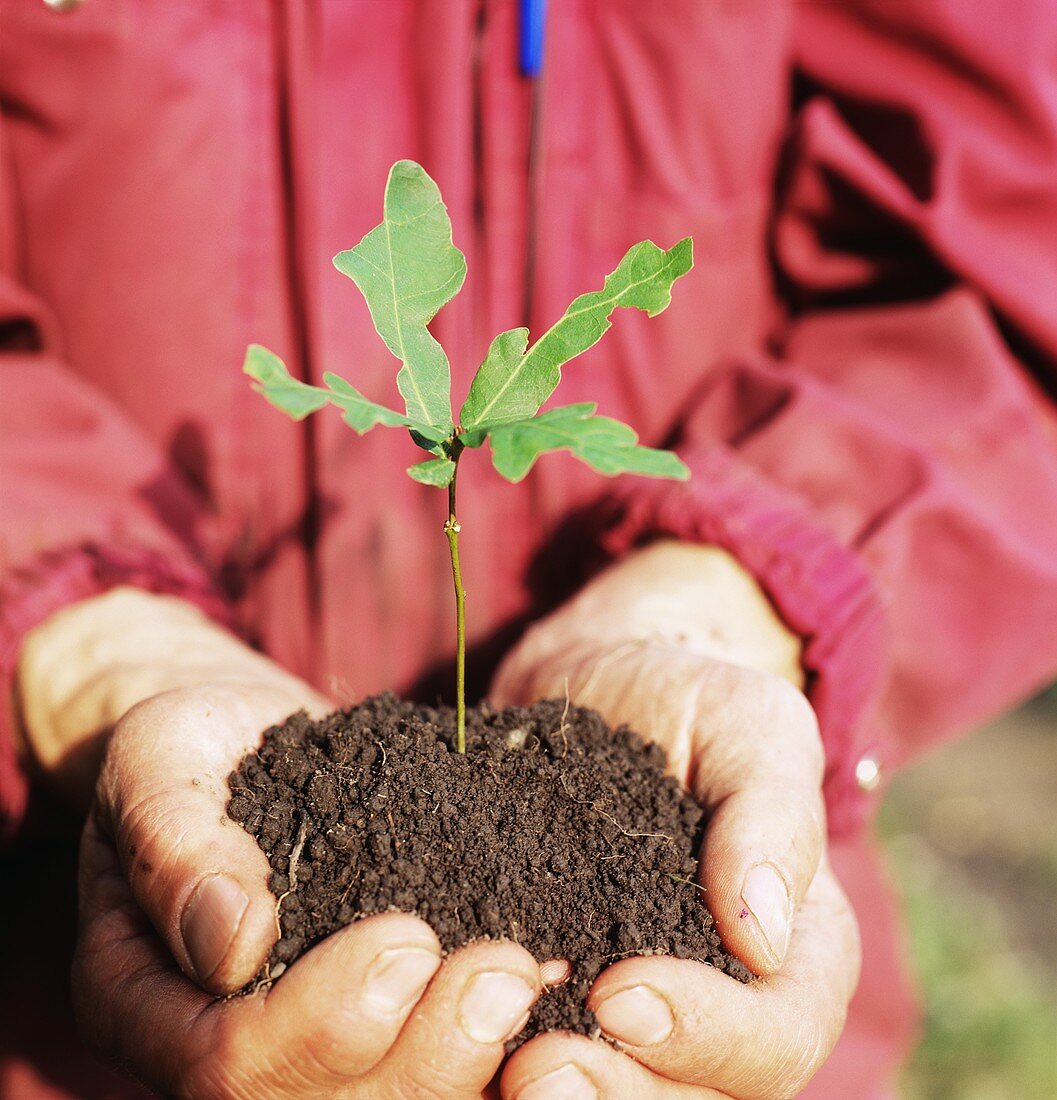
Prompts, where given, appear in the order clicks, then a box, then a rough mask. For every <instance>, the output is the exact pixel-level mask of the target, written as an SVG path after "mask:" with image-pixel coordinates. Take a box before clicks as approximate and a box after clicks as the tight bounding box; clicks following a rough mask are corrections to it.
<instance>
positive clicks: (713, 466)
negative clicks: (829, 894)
mask: <svg viewBox="0 0 1057 1100" xmlns="http://www.w3.org/2000/svg"><path fill="white" fill-rule="evenodd" d="M681 457H682V458H683V459H684V460H685V461H686V462H687V464H688V465H689V466H690V469H691V471H692V474H693V477H692V479H691V480H690V481H689V482H688V483H685V484H675V483H672V482H656V481H651V482H646V481H639V480H637V481H636V482H635V483H634V484H633V486H632V487H631V488H629V489H626V490H623V491H619V492H617V493H614V494H613V495H612V496H610V497H608V498H607V499H606V501H605V502H604V503H603V504H602V505H601V506H600V508H599V510H598V512H597V515H596V519H597V523H598V526H597V527H596V538H597V540H598V543H597V545H598V546H599V547H600V549H601V552H602V556H603V562H602V563H604V562H605V561H612V560H614V559H615V558H618V557H620V556H622V555H624V554H626V553H628V552H629V551H630V550H632V549H635V548H637V547H640V546H642V545H644V544H645V543H648V542H651V541H653V540H655V539H659V538H678V539H682V540H685V541H690V542H701V543H708V544H709V545H712V546H718V547H720V548H721V549H724V550H726V551H728V552H729V553H731V554H733V555H734V556H735V557H736V558H737V559H738V560H739V561H740V562H741V564H742V565H743V566H744V567H745V568H746V569H747V570H749V572H751V573H752V574H753V575H754V576H755V577H756V579H757V581H758V582H759V584H760V586H761V587H762V588H763V590H764V591H765V592H766V593H767V595H768V597H769V598H770V599H771V601H772V602H773V603H774V605H775V608H776V609H777V611H778V613H779V615H780V616H781V617H782V619H783V620H784V622H785V623H786V625H787V626H788V627H789V629H790V630H793V631H795V632H796V633H797V634H799V635H800V636H801V637H802V638H803V639H804V651H803V664H804V669H805V672H806V674H807V693H808V696H809V698H810V699H811V703H812V705H813V706H814V709H815V712H816V714H817V715H818V720H819V726H820V728H821V731H822V740H823V744H824V746H825V750H826V773H825V780H824V792H825V796H826V805H827V811H828V816H829V829H830V833H831V834H833V835H840V834H847V833H849V832H851V831H853V830H854V829H856V828H857V827H858V826H859V825H860V824H861V822H862V820H863V818H864V817H865V816H866V814H867V812H868V811H869V808H870V803H869V799H868V798H867V797H866V795H865V794H864V793H863V791H862V790H861V789H860V788H859V785H858V783H857V781H856V775H855V769H856V765H857V763H858V762H859V760H860V758H861V757H862V755H863V754H864V752H865V751H866V749H867V747H868V737H869V735H868V732H867V730H866V729H865V718H866V714H867V711H868V708H869V707H870V705H871V703H872V702H873V700H874V698H875V696H876V693H877V691H878V690H879V686H880V680H881V676H882V674H883V669H884V661H885V653H886V649H887V645H886V637H885V629H884V618H883V614H882V611H881V605H880V602H879V599H878V597H877V594H876V591H875V589H874V585H873V580H872V578H871V576H870V574H869V572H868V570H867V568H866V566H865V565H864V564H863V563H862V561H861V560H860V558H859V557H858V556H857V554H856V553H855V552H854V551H853V550H851V549H849V548H848V547H847V546H845V545H843V544H842V543H840V542H839V541H838V540H837V538H836V537H835V536H834V535H833V533H832V532H831V531H829V530H828V529H827V528H826V527H824V526H823V525H822V524H820V523H819V522H818V520H817V519H816V518H814V517H813V516H812V514H811V512H810V511H809V510H808V509H807V508H805V507H804V505H803V504H802V503H801V502H800V501H799V500H798V499H797V498H796V497H795V496H793V494H791V493H789V492H788V491H786V490H784V489H781V488H779V487H778V486H776V485H774V484H773V483H772V482H770V481H767V480H766V479H765V478H763V477H762V476H761V475H760V474H758V473H757V472H756V471H754V470H752V469H751V468H750V467H748V466H747V465H745V464H744V463H742V462H740V461H739V460H738V459H737V458H736V457H735V455H734V454H733V452H731V451H730V450H728V449H726V448H723V447H714V448H707V449H706V448H702V449H697V450H690V451H684V452H682V453H681Z"/></svg>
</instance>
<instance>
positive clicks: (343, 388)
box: [242, 344, 432, 450]
mask: <svg viewBox="0 0 1057 1100" xmlns="http://www.w3.org/2000/svg"><path fill="white" fill-rule="evenodd" d="M242 369H243V371H244V372H245V373H246V374H248V375H249V376H250V377H251V378H252V379H254V381H255V382H256V385H255V386H254V387H253V388H254V389H255V390H256V391H257V392H258V393H261V394H263V395H264V396H265V397H266V398H267V399H268V400H269V401H270V402H271V403H272V404H273V405H274V406H275V407H276V408H277V409H279V410H281V411H282V412H284V413H286V414H287V415H288V416H292V417H293V418H294V420H304V418H305V417H306V416H308V415H309V414H310V413H314V412H318V411H319V410H320V409H322V408H323V407H324V406H325V405H328V404H329V405H336V406H337V407H338V408H339V409H341V411H342V419H343V420H344V421H345V423H346V424H348V425H349V427H350V428H353V429H355V430H356V431H357V432H359V433H360V435H363V433H364V432H368V431H370V430H371V428H373V427H375V426H376V425H377V424H383V425H385V426H386V427H388V428H410V429H412V434H414V432H415V431H416V430H420V431H426V432H432V429H430V428H425V427H424V426H419V425H416V424H414V423H413V422H412V421H411V420H409V419H408V418H407V417H406V416H404V414H403V413H399V412H396V411H395V410H394V409H387V408H386V407H385V406H384V405H379V404H377V403H376V402H374V401H369V400H368V399H367V398H366V397H364V396H363V394H362V393H360V391H359V390H358V389H356V388H355V387H354V386H351V385H349V383H348V382H346V381H345V379H344V378H341V377H340V376H339V375H337V374H332V373H331V372H330V371H328V372H327V373H326V374H324V375H323V381H324V382H325V383H326V387H327V388H326V389H324V388H323V387H322V386H312V385H309V384H308V383H307V382H302V381H300V379H297V378H294V376H293V375H292V374H291V373H290V372H289V370H287V368H286V364H285V363H284V362H283V361H282V360H281V359H280V358H279V356H278V355H276V354H275V353H274V352H271V351H269V350H268V349H267V348H263V347H261V346H260V344H250V346H249V347H248V348H247V349H246V361H245V363H244V364H243V367H242ZM428 449H429V448H427V450H428Z"/></svg>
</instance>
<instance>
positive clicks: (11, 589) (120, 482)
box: [0, 130, 227, 838]
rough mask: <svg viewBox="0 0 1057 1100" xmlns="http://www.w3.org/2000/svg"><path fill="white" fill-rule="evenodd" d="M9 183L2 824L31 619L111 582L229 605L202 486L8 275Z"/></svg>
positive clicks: (13, 821)
mask: <svg viewBox="0 0 1057 1100" xmlns="http://www.w3.org/2000/svg"><path fill="white" fill-rule="evenodd" d="M2 140H3V134H2V130H0V142H2ZM0 152H2V146H0ZM0 163H3V164H6V163H7V162H6V158H2V159H0ZM12 191H13V188H12V187H11V181H10V178H9V177H8V178H5V177H4V175H3V173H2V172H0V499H2V507H0V516H2V522H0V838H2V837H4V836H7V835H10V833H11V832H12V831H13V830H14V828H15V827H16V826H17V824H18V822H19V820H20V819H21V816H22V814H23V812H24V809H25V803H26V794H27V783H26V778H25V775H24V772H23V770H22V768H21V767H20V761H19V759H18V750H17V747H16V744H15V736H14V731H15V728H16V723H15V715H14V707H15V701H14V699H13V692H12V686H13V685H12V679H13V671H14V668H15V665H16V663H17V659H18V652H19V648H20V642H21V639H22V637H23V636H24V634H25V633H26V631H27V630H29V629H30V628H31V627H33V626H34V625H35V624H36V623H39V622H41V621H42V620H44V619H45V618H47V617H48V616H49V615H50V614H52V612H54V611H56V610H58V609H59V608H61V607H63V606H65V605H67V604H69V603H72V602H74V601H76V600H80V599H83V598H86V597H88V596H92V595H95V594H98V593H100V592H103V591H105V590H106V589H108V588H110V587H112V586H114V585H119V584H133V585H137V586H140V587H143V588H147V589H150V590H153V591H160V592H168V593H172V594H174V595H180V596H183V597H185V598H187V599H190V600H192V601H194V602H196V603H197V604H199V606H201V607H203V609H205V610H206V611H207V612H209V613H211V614H213V615H214V616H215V617H217V618H220V619H221V620H223V619H225V618H226V616H227V613H226V608H225V604H224V601H223V599H222V597H221V596H220V595H219V593H218V591H217V590H216V589H215V588H214V586H213V584H212V581H211V579H210V576H209V574H208V572H207V570H206V569H205V568H204V567H203V566H202V564H201V563H200V561H199V559H198V556H197V554H196V551H195V549H194V546H195V534H196V529H197V527H198V524H199V521H200V519H201V517H202V514H203V511H204V509H203V505H202V502H201V500H200V499H199V498H198V497H197V496H196V495H195V494H194V493H193V492H192V491H191V490H190V489H189V488H188V487H187V486H186V484H185V483H184V482H183V481H182V480H181V478H180V476H179V474H178V473H177V472H176V471H175V469H174V468H173V467H172V466H171V464H170V463H169V462H168V461H167V458H166V456H165V455H164V454H163V453H162V451H161V449H160V448H159V447H157V446H156V445H155V443H154V442H153V441H152V440H150V439H149V438H148V437H147V436H146V435H145V434H144V433H143V432H141V431H140V430H139V429H138V428H137V427H136V426H135V425H134V424H133V423H132V422H131V421H130V420H129V418H128V417H126V416H125V415H124V414H123V413H122V411H121V409H120V408H119V407H118V406H117V405H116V404H115V403H113V402H112V401H110V400H109V399H108V398H107V397H106V396H105V395H103V394H102V393H100V392H98V390H96V389H94V388H93V387H91V386H90V385H88V384H86V382H85V381H84V380H83V379H81V378H80V377H78V375H77V373H76V372H75V371H74V370H73V369H71V367H70V366H69V365H68V364H66V363H65V362H63V359H62V357H61V353H60V349H59V339H58V334H57V332H56V329H55V325H54V324H53V322H52V320H51V319H50V317H49V316H48V313H47V310H46V308H45V306H44V305H43V303H41V302H40V301H39V300H37V299H36V298H35V297H34V296H33V295H32V294H31V293H29V291H28V290H27V289H26V288H25V287H23V286H20V285H19V284H18V283H17V282H16V280H15V277H14V271H13V269H14V268H15V266H16V264H15V262H14V255H15V253H16V248H15V243H14V242H15V232H14V227H15V224H16V219H15V214H14V210H15V207H14V203H13V201H12Z"/></svg>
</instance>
